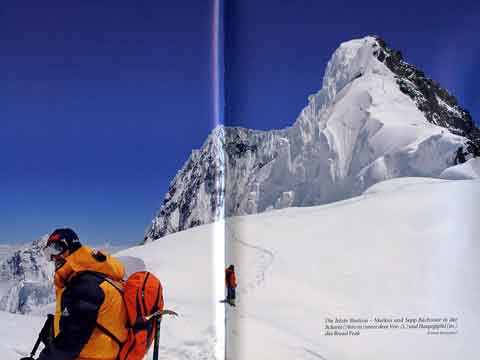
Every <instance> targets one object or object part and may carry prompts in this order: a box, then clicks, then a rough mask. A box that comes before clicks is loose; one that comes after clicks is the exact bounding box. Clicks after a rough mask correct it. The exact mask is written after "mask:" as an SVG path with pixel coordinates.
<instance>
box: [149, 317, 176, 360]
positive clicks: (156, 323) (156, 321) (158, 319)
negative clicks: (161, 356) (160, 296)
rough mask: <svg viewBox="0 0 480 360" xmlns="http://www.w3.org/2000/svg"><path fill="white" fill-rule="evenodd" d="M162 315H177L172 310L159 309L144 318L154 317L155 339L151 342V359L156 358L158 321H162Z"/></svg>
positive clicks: (158, 337)
mask: <svg viewBox="0 0 480 360" xmlns="http://www.w3.org/2000/svg"><path fill="white" fill-rule="evenodd" d="M163 315H172V316H178V314H177V313H176V312H175V311H173V310H159V311H156V312H154V313H153V314H151V315H149V316H147V317H146V320H150V319H151V318H155V325H154V326H155V341H154V343H153V360H158V347H159V344H160V323H161V322H162V317H163Z"/></svg>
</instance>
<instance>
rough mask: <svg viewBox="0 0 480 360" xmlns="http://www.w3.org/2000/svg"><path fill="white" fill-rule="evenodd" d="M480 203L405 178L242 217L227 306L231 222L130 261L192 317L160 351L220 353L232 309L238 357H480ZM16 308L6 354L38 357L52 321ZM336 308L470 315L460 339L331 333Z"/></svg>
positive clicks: (172, 326) (165, 335)
mask: <svg viewBox="0 0 480 360" xmlns="http://www.w3.org/2000/svg"><path fill="white" fill-rule="evenodd" d="M478 199H480V180H463V181H447V180H438V179H422V178H404V179H394V180H390V181H386V182H383V183H379V184H377V185H375V187H373V188H371V189H369V190H368V191H367V192H366V193H365V194H364V195H361V196H359V197H355V198H352V199H348V200H344V201H341V202H336V203H333V204H328V205H323V206H316V207H302V208H288V209H282V210H276V211H271V212H266V213H263V214H256V215H249V216H241V217H233V218H230V219H228V220H227V222H226V224H225V225H226V227H225V236H226V241H227V243H226V244H227V248H226V256H227V257H226V263H234V264H235V265H236V271H237V280H238V284H239V287H238V289H237V290H238V306H237V307H236V308H235V309H233V308H230V307H228V306H226V305H222V304H220V303H219V302H218V300H219V299H220V297H221V295H219V294H218V292H217V289H218V285H219V286H220V287H223V270H224V268H223V261H222V262H218V258H215V257H214V254H216V253H218V252H217V249H216V248H217V247H218V246H220V247H221V246H222V245H221V244H220V243H219V241H220V242H221V238H218V237H217V236H218V233H217V232H216V231H217V230H218V226H221V225H222V224H221V223H216V224H208V225H203V226H198V227H195V228H192V229H189V230H186V231H182V232H178V233H175V234H172V235H169V236H166V237H164V238H162V239H161V240H159V241H155V242H152V243H149V244H147V245H145V246H140V247H135V248H131V249H128V250H125V251H122V252H121V253H119V254H118V255H119V256H124V257H125V256H129V257H130V259H132V260H135V259H139V260H138V261H139V262H140V263H145V265H146V267H147V269H149V270H151V271H153V272H155V273H156V274H157V275H158V276H159V277H160V279H161V280H162V282H163V284H164V291H165V302H166V306H167V307H168V308H172V309H174V310H176V311H178V312H179V313H180V314H181V316H180V317H179V318H177V319H174V318H168V319H165V321H164V322H163V323H162V335H161V344H162V347H161V351H160V358H161V359H169V360H180V359H182V360H187V359H189V360H190V359H192V360H193V359H195V360H197V359H215V351H216V349H217V350H218V348H220V349H221V341H220V342H219V343H216V338H217V337H218V338H219V339H220V340H221V339H222V328H223V326H222V324H223V323H222V320H223V314H224V313H223V311H224V307H225V306H226V309H227V310H226V317H227V324H228V325H227V338H226V339H227V359H229V360H233V359H236V360H240V359H248V360H252V359H262V360H263V359H275V360H282V359H285V360H291V359H304V360H312V359H323V360H385V359H388V360H405V359H425V360H426V359H432V360H433V359H434V360H452V359H462V360H476V359H478V354H479V353H480V343H479V342H478V332H477V329H478V324H479V322H480V309H479V307H478V304H479V303H480V283H479V281H478V279H479V277H480V262H479V261H478V256H479V254H480V242H479V241H478V225H477V217H478V213H479V212H480V202H479V201H478ZM222 260H223V259H222ZM129 261H130V260H129ZM11 316H12V315H10V314H1V315H0V317H1V318H2V320H3V319H6V320H5V321H7V322H12V323H15V324H17V325H16V326H17V328H15V329H14V330H13V331H7V330H5V329H3V330H0V331H2V333H1V339H2V341H1V344H2V345H0V349H1V350H3V349H2V348H1V347H2V346H3V348H7V350H5V351H6V352H5V353H6V354H9V355H8V356H7V357H4V359H5V360H13V359H16V357H15V353H14V352H13V351H12V350H11V349H12V348H17V349H27V350H28V351H29V350H30V347H31V344H32V343H33V341H32V339H28V335H31V334H32V333H34V331H33V329H31V328H32V327H33V325H35V326H36V327H38V328H39V327H40V326H41V322H40V321H39V320H38V318H33V317H27V318H21V317H11ZM327 316H328V317H333V318H334V317H340V316H342V317H374V316H378V317H394V316H398V317H405V316H408V317H457V318H458V326H459V328H458V333H457V334H455V335H427V331H426V330H424V329H417V330H397V331H388V330H385V331H383V330H378V331H373V330H372V331H365V332H363V333H362V334H361V335H359V336H349V337H345V336H336V337H333V336H325V335H324V321H325V318H326V317H327ZM24 319H34V321H33V322H32V324H33V325H32V326H30V322H29V320H28V321H26V320H25V321H24ZM21 327H25V329H26V335H25V334H23V332H22V331H19V329H18V328H21ZM17 358H18V356H17ZM220 358H222V357H217V359H220Z"/></svg>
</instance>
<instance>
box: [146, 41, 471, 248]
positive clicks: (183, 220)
mask: <svg viewBox="0 0 480 360" xmlns="http://www.w3.org/2000/svg"><path fill="white" fill-rule="evenodd" d="M459 147H463V149H464V150H465V151H466V152H467V153H468V154H467V159H469V158H471V157H473V156H474V155H479V152H480V131H479V129H478V128H476V127H475V124H474V122H473V120H472V118H471V116H470V114H469V113H468V111H466V110H465V109H463V108H462V107H461V106H460V105H459V104H458V102H457V100H456V99H455V97H454V96H452V95H451V94H450V93H449V92H448V91H446V90H445V89H443V88H442V87H441V86H440V85H439V84H438V83H437V82H436V81H434V80H432V79H429V78H428V77H426V75H425V74H424V73H423V72H422V71H420V70H418V69H416V68H415V67H414V66H412V65H410V64H408V63H407V62H405V61H404V60H403V57H402V55H401V53H400V52H398V51H394V50H392V49H390V48H389V47H388V46H387V44H386V42H385V41H384V40H382V39H380V38H378V37H371V36H368V37H365V38H363V39H357V40H351V41H348V42H345V43H343V44H341V45H340V47H339V48H338V49H337V50H336V51H335V52H334V54H333V55H332V57H331V59H330V61H329V62H328V65H327V68H326V70H325V76H324V78H323V84H322V88H321V90H320V91H319V92H317V93H316V94H313V95H311V96H309V98H308V104H307V106H306V107H305V108H304V109H303V110H302V111H301V113H300V115H299V116H298V118H297V119H296V121H295V122H294V123H293V125H292V126H291V127H289V128H286V129H282V130H272V131H257V130H250V129H245V128H239V127H224V126H220V127H217V128H216V129H214V130H213V132H212V134H210V136H209V137H208V138H207V140H206V141H205V143H204V145H203V146H202V148H201V149H200V150H194V151H193V152H192V154H191V156H190V158H189V159H188V160H187V162H186V163H185V165H184V166H183V167H182V169H181V170H180V171H179V172H178V173H177V175H176V176H175V178H174V179H173V181H172V182H171V183H170V187H169V190H168V192H167V194H166V195H165V198H164V200H163V203H162V205H161V207H160V209H159V211H158V214H157V216H156V217H155V218H154V219H153V221H152V224H151V226H150V228H149V229H148V230H147V232H146V234H145V238H144V240H145V241H146V242H148V241H152V240H156V239H158V238H161V237H163V236H165V235H167V234H169V233H173V232H177V231H181V230H185V229H188V228H190V227H193V226H197V225H200V224H206V223H209V222H212V221H215V220H216V219H218V218H220V217H223V216H227V217H228V216H234V215H245V214H254V213H259V212H264V211H268V210H271V209H279V208H285V207H290V206H312V205H319V204H324V203H329V202H333V201H338V200H342V199H346V198H349V197H352V196H356V195H359V194H361V193H362V192H363V191H364V190H365V189H367V188H368V187H370V186H372V185H373V184H375V183H377V182H380V181H383V180H387V179H390V178H395V177H404V176H424V177H438V176H439V175H440V174H441V173H442V172H443V171H444V170H445V169H446V168H448V167H451V166H452V165H454V159H455V154H456V151H457V150H458V149H459Z"/></svg>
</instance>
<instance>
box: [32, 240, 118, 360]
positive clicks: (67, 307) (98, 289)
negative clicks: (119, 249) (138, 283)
mask: <svg viewBox="0 0 480 360" xmlns="http://www.w3.org/2000/svg"><path fill="white" fill-rule="evenodd" d="M98 273H100V274H103V275H104V276H107V277H108V278H110V279H112V280H114V281H117V282H119V281H120V280H122V279H123V277H124V275H125V270H124V267H123V265H122V264H121V263H120V261H119V260H117V259H115V258H113V257H111V256H107V255H104V254H102V253H100V252H96V251H93V250H92V249H91V248H90V247H87V246H82V247H80V248H79V249H77V250H76V251H75V252H73V253H72V254H71V255H69V256H68V257H67V258H66V263H65V264H64V265H63V266H62V267H61V268H59V269H58V270H57V271H56V272H55V277H54V282H55V286H56V309H55V321H54V335H55V338H54V340H53V342H52V345H51V347H50V350H49V351H46V352H45V353H44V351H42V353H41V354H40V357H39V359H41V360H50V359H51V360H64V359H65V360H67V359H68V360H71V359H77V360H114V359H115V358H116V356H117V354H118V351H119V349H120V345H119V343H118V342H124V341H125V340H126V339H127V329H126V322H127V312H126V309H125V306H124V303H123V298H122V295H121V293H120V292H119V291H118V289H116V288H115V287H114V286H113V285H112V284H110V283H109V282H108V281H105V280H104V278H103V277H102V276H98Z"/></svg>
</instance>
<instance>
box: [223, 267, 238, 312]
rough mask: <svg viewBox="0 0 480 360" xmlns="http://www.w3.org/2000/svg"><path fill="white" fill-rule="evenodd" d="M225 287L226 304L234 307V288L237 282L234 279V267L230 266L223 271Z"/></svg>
mask: <svg viewBox="0 0 480 360" xmlns="http://www.w3.org/2000/svg"><path fill="white" fill-rule="evenodd" d="M225 286H226V287H227V299H226V300H227V303H229V304H230V305H232V306H235V288H236V287H237V282H236V279H235V267H234V266H233V265H230V266H229V267H228V268H226V269H225Z"/></svg>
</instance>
